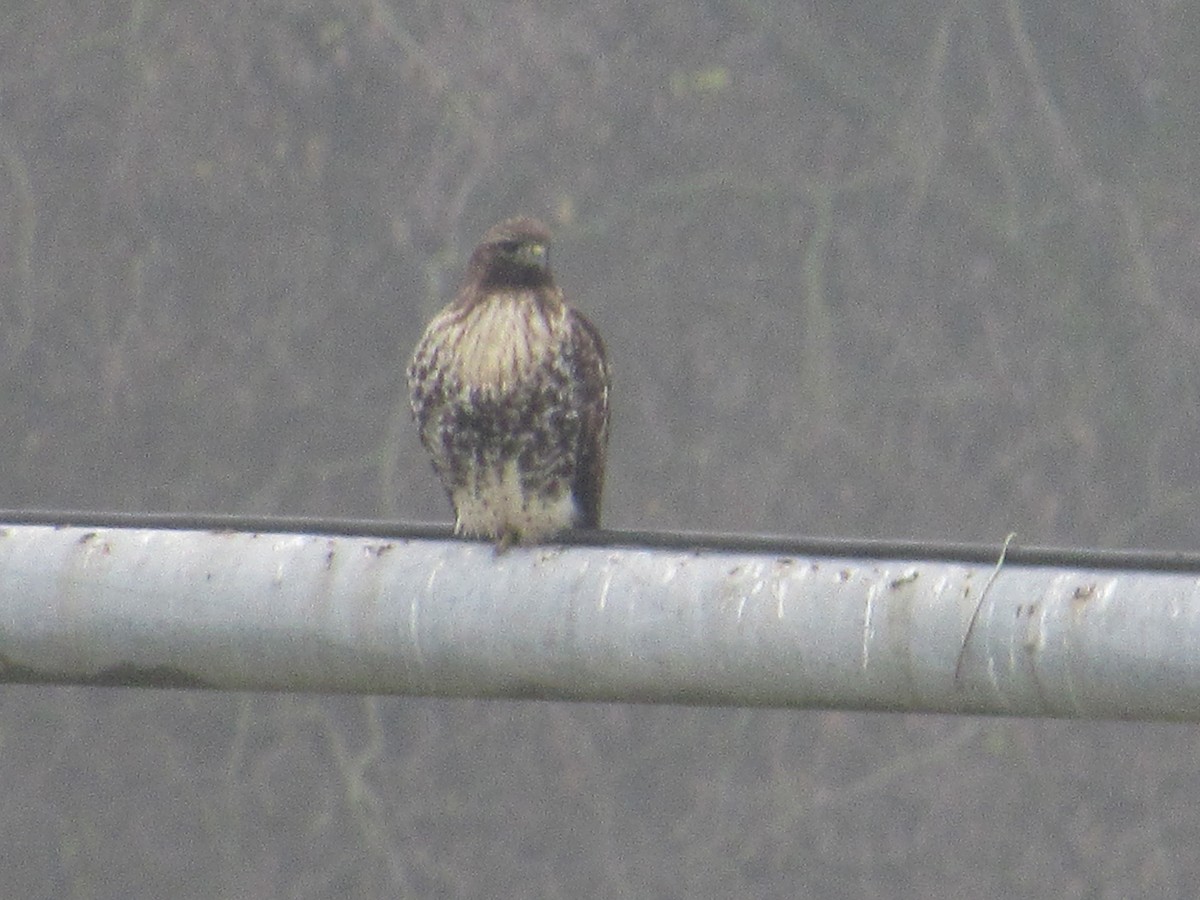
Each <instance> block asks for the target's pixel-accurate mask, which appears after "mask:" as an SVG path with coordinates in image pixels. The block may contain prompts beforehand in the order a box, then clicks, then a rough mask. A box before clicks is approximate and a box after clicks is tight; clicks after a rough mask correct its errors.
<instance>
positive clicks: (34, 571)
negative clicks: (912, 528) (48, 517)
mask: <svg viewBox="0 0 1200 900" xmlns="http://www.w3.org/2000/svg"><path fill="white" fill-rule="evenodd" d="M994 569H995V567H994V565H988V564H984V563H973V562H944V561H938V560H932V559H930V560H922V559H887V560H884V559H873V558H869V557H865V556H863V557H838V556H835V555H829V556H823V555H813V556H800V555H786V554H784V555H780V554H778V553H774V554H772V553H754V552H742V551H725V552H719V551H710V550H681V549H650V548H637V547H606V546H571V547H535V548H516V549H513V550H510V551H509V552H508V553H506V554H504V555H501V556H496V555H495V554H494V553H493V551H492V548H491V546H490V545H486V544H477V543H471V542H465V541H458V540H431V539H424V538H421V539H403V538H383V537H353V536H344V535H314V534H295V533H242V532H234V531H223V530H217V531H204V530H181V529H161V530H159V529H142V528H126V527H92V528H81V527H53V526H43V525H13V526H6V527H3V528H0V679H3V680H5V681H9V682H39V683H76V684H112V685H138V686H159V687H206V688H217V689H227V690H291V691H322V692H364V693H378V694H420V695H436V696H454V697H536V698H553V699H574V700H607V701H626V702H663V703H697V704H723V705H746V706H780V707H832V708H842V709H886V710H904V711H923V712H977V713H995V714H1012V715H1042V716H1084V717H1130V718H1151V719H1177V720H1197V719H1200V578H1198V577H1197V574H1196V573H1194V572H1189V571H1139V570H1117V569H1111V568H1109V569H1087V568H1070V569H1064V568H1056V567H1053V566H1048V565H1029V564H1018V563H1011V562H1010V563H1005V564H1004V566H1003V567H1002V569H1000V570H999V572H995V571H994ZM989 581H990V583H989ZM985 585H986V586H987V590H986V593H985V592H984V588H985ZM973 617H974V620H975V625H974V627H973V628H972V629H971V630H970V640H969V642H968V644H967V646H966V647H965V648H963V645H962V642H963V639H964V637H965V636H966V635H967V633H968V628H969V626H970V623H971V622H972V618H973ZM960 652H961V665H960V666H959V671H958V676H957V678H956V677H955V669H956V664H958V663H959V662H960Z"/></svg>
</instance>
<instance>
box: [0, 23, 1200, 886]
mask: <svg viewBox="0 0 1200 900" xmlns="http://www.w3.org/2000/svg"><path fill="white" fill-rule="evenodd" d="M1198 18H1200V14H1198V13H1197V12H1196V10H1195V9H1194V8H1193V5H1191V4H1186V3H1178V2H1169V0H1149V2H1140V0H1090V2H1085V0H1062V2H1057V3H1041V2H1034V0H935V2H928V0H920V2H912V0H899V2H892V3H884V2H879V0H876V2H861V0H843V2H832V0H809V2H802V3H794V2H788V0H763V2H754V0H727V2H722V0H711V2H707V3H686V2H679V0H666V2H662V3H657V4H649V3H647V4H629V3H620V2H605V0H598V2H594V3H590V4H587V5H586V6H585V5H583V4H579V5H567V4H557V3H552V2H548V0H546V2H536V0H529V2H517V3H490V2H489V3H482V2H478V0H438V2H413V3H400V2H395V0H354V2H352V0H332V2H315V0H313V2H305V0H294V2H283V0H281V2H258V3H253V4H251V3H244V2H239V0H214V2H205V3H184V2H171V0H121V2H117V0H99V2H92V3H83V2H78V0H76V2H68V0H33V2H28V3H6V4H4V8H3V11H2V12H0V348H2V350H3V355H2V357H0V360H2V363H0V417H2V420H3V423H4V427H3V428H2V429H0V456H2V458H3V459H4V460H5V465H4V467H3V475H2V477H0V488H2V489H0V506H7V507H24V506H31V507H43V508H44V507H67V508H83V509H96V510H125V511H139V510H156V511H175V512H189V511H193V512H222V513H255V514H275V513H279V514H293V515H302V514H303V515H320V516H354V517H376V518H382V519H425V520H429V519H440V520H448V518H449V509H448V508H447V505H446V503H445V499H444V497H443V496H442V493H441V490H440V488H438V486H437V484H436V483H435V481H434V479H433V476H432V473H431V471H430V468H429V464H428V462H427V460H426V459H425V457H424V454H423V453H422V452H421V449H420V447H419V445H418V443H417V441H416V438H415V435H414V432H413V429H412V428H411V426H410V423H409V418H408V411H407V408H406V406H405V401H404V396H403V395H404V390H405V389H404V385H403V371H404V366H405V365H406V363H407V360H408V356H409V353H410V352H411V349H412V347H413V345H414V343H415V342H416V339H417V337H418V335H419V333H420V330H421V328H422V327H423V325H424V323H425V321H426V320H427V319H428V317H429V316H430V315H431V314H432V313H433V312H434V311H435V310H436V309H437V308H438V307H439V306H440V305H441V304H442V303H443V302H444V301H445V300H446V299H447V298H448V297H449V296H450V295H451V294H452V292H453V290H454V287H455V285H456V282H457V280H458V277H459V275H460V273H461V272H462V270H463V266H464V263H465V256H466V254H467V253H469V251H470V249H471V247H472V246H473V245H474V243H475V242H476V240H477V239H478V237H479V235H480V234H481V233H482V232H483V231H484V230H485V229H486V228H487V227H488V226H489V225H491V224H492V223H493V222H494V221H496V220H498V219H500V218H502V217H504V216H508V215H511V214H514V213H518V212H524V213H531V214H534V215H538V216H541V217H543V218H544V219H545V220H546V221H547V222H548V223H549V224H550V225H551V227H552V228H553V230H554V233H555V236H556V243H555V249H554V262H555V268H556V271H557V274H558V277H559V280H560V282H561V284H562V285H563V286H564V288H565V290H566V291H567V294H568V297H569V298H571V299H572V300H573V301H574V302H575V303H576V304H577V305H578V306H579V307H580V308H582V309H583V310H585V311H586V312H587V313H588V315H589V316H590V317H591V318H592V319H593V320H594V321H595V322H596V324H597V325H598V327H599V328H600V330H601V331H602V332H603V334H604V336H605V338H606V339H607V342H608V345H609V350H610V356H611V361H612V365H613V369H614V372H615V378H616V387H615V391H614V409H615V412H614V428H613V438H612V448H611V454H610V470H609V482H608V484H609V489H608V493H607V498H606V520H607V521H606V524H607V525H609V526H612V527H617V528H655V529H670V528H688V529H700V530H729V531H755V532H763V531H766V532H780V533H787V534H813V535H826V536H845V537H877V538H908V539H933V540H945V539H951V540H968V541H985V542H992V543H995V544H996V545H997V546H998V545H999V543H1000V541H1001V540H1002V539H1003V538H1004V535H1005V534H1006V533H1008V532H1009V531H1016V532H1018V533H1019V536H1020V540H1021V541H1022V542H1024V543H1042V544H1069V545H1081V546H1101V547H1149V548H1186V549H1190V550H1196V549H1198V548H1200V527H1198V522H1200V517H1198V516H1197V514H1196V511H1197V509H1198V508H1200V486H1198V485H1200V479H1198V467H1197V466H1196V464H1195V460H1196V457H1197V452H1198V451H1200V416H1197V414H1196V410H1197V405H1198V403H1200V396H1198V394H1200V365H1198V362H1197V360H1198V358H1200V310H1198V309H1197V304H1196V294H1197V292H1198V290H1200V288H1198V287H1197V286H1198V285H1200V278H1198V274H1200V273H1198V272H1197V268H1198V265H1197V247H1198V246H1200V222H1198V218H1200V185H1198V179H1197V176H1198V165H1200V155H1198V151H1197V148H1198V146H1200V141H1198V139H1197V130H1196V126H1195V113H1196V110H1197V109H1200V78H1197V77H1196V73H1197V64H1198V63H1200V58H1198V57H1200V49H1198V48H1200V25H1198ZM1198 747H1200V730H1198V729H1197V728H1194V727H1190V726H1167V725H1146V724H1121V723H1077V722H1050V721H1018V720H1005V719H986V720H985V719H969V718H949V717H947V718H939V717H913V716H891V715H881V714H875V715H851V714H841V713H793V712H761V711H759V712H747V711H740V710H735V709H725V710H704V709H686V708H657V707H624V706H587V705H565V704H546V703H533V702H528V703H501V702H491V703H473V702H442V701H425V700H402V699H388V698H380V699H370V700H364V699H360V698H323V697H311V696H259V695H233V696H231V695H217V694H207V693H188V692H164V693H156V692H148V691H145V692H143V691H122V690H74V689H35V688H17V687H14V688H8V689H4V690H0V796H3V798H4V800H3V802H0V882H2V884H3V894H4V896H7V897H69V898H113V900H116V898H146V900H151V898H153V900H160V898H230V900H234V898H305V900H306V898H327V897H328V898H334V897H336V898H376V897H403V898H409V897H434V896H438V897H453V896H457V897H502V898H523V897H538V898H576V897H664V898H684V897H687V898H693V897H713V898H718V897H768V898H791V897H800V896H811V897H831V898H838V897H899V898H960V897H966V896H1010V897H1021V896H1031V897H1055V898H1076V897H1078V898H1124V897H1130V896H1144V897H1182V896H1188V895H1192V894H1194V890H1195V885H1196V884H1197V883H1200V857H1198V856H1197V854H1196V852H1195V848H1196V846H1197V844H1198V842H1200V779H1197V777H1196V769H1197V761H1196V757H1197V749H1198Z"/></svg>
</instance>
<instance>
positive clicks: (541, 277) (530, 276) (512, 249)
mask: <svg viewBox="0 0 1200 900" xmlns="http://www.w3.org/2000/svg"><path fill="white" fill-rule="evenodd" d="M469 273H470V277H471V278H472V279H473V280H476V281H477V283H478V284H479V285H480V287H483V288H487V289H497V288H498V289H502V290H503V289H514V288H537V287H544V286H548V285H552V284H553V283H554V278H553V276H552V275H551V274H550V231H549V230H548V229H547V228H546V226H545V225H543V224H542V223H541V222H539V221H538V220H537V219H530V218H525V217H521V218H516V219H506V220H505V221H503V222H501V223H500V224H498V225H493V226H492V227H491V228H490V229H488V232H487V234H485V235H484V236H483V240H482V241H481V242H480V244H479V246H478V247H476V248H475V252H474V253H473V254H471V264H470V268H469Z"/></svg>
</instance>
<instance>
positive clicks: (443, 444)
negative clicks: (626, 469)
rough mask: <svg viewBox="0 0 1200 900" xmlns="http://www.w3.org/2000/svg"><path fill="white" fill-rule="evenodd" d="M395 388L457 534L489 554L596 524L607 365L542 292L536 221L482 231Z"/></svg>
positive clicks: (544, 264)
mask: <svg viewBox="0 0 1200 900" xmlns="http://www.w3.org/2000/svg"><path fill="white" fill-rule="evenodd" d="M408 383H409V390H410V392H411V399H412V409H413V416H414V418H415V419H416V422H417V427H418V429H419V430H420V435H421V442H422V443H423V444H424V445H425V447H426V449H428V450H429V452H430V454H431V455H432V456H433V467H434V469H435V470H436V471H437V473H438V475H439V476H440V477H441V480H442V484H443V485H444V486H445V488H446V493H448V494H449V495H450V502H451V504H452V505H453V506H454V513H455V516H456V524H455V531H456V532H457V533H459V534H464V535H470V536H475V537H484V538H488V539H490V540H494V541H495V542H496V549H497V552H503V551H504V550H505V549H507V548H508V547H510V546H511V545H513V544H534V543H538V542H540V541H544V540H546V539H547V538H550V537H553V536H554V535H556V534H558V533H559V532H561V531H562V530H564V529H566V528H574V527H579V528H597V527H599V525H600V494H601V491H602V489H603V487H604V457H605V452H606V449H607V445H608V389H609V374H608V363H607V361H606V359H605V355H604V344H603V342H602V341H601V340H600V335H599V334H598V333H597V332H596V329H595V327H593V325H592V323H591V322H589V321H588V320H587V319H585V318H584V317H583V315H582V314H581V313H579V312H577V311H576V310H574V309H572V308H571V307H569V306H567V305H566V303H564V302H563V295H562V291H561V290H559V288H558V286H557V285H556V284H555V283H554V276H553V275H552V274H551V272H550V232H549V231H547V229H546V226H545V225H543V224H542V223H541V222H539V221H537V220H536V219H529V218H515V219H508V220H506V221H503V222H501V223H499V224H498V225H495V226H493V227H492V228H491V229H489V230H488V232H487V233H486V234H485V235H484V236H483V241H482V242H481V243H480V244H479V246H478V247H476V248H475V252H474V253H472V254H471V261H470V263H469V265H468V267H467V275H466V278H465V279H464V281H463V283H462V286H461V287H460V288H459V291H458V295H457V296H456V297H455V298H454V300H453V301H452V302H451V303H450V304H449V305H447V306H446V307H445V309H443V310H442V311H441V312H440V313H438V314H437V315H436V316H435V317H434V319H433V321H431V322H430V323H429V326H428V327H427V328H426V329H425V334H424V336H423V337H422V338H421V341H420V343H419V344H418V345H417V349H416V352H415V353H414V354H413V360H412V364H411V365H410V366H409V368H408Z"/></svg>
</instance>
